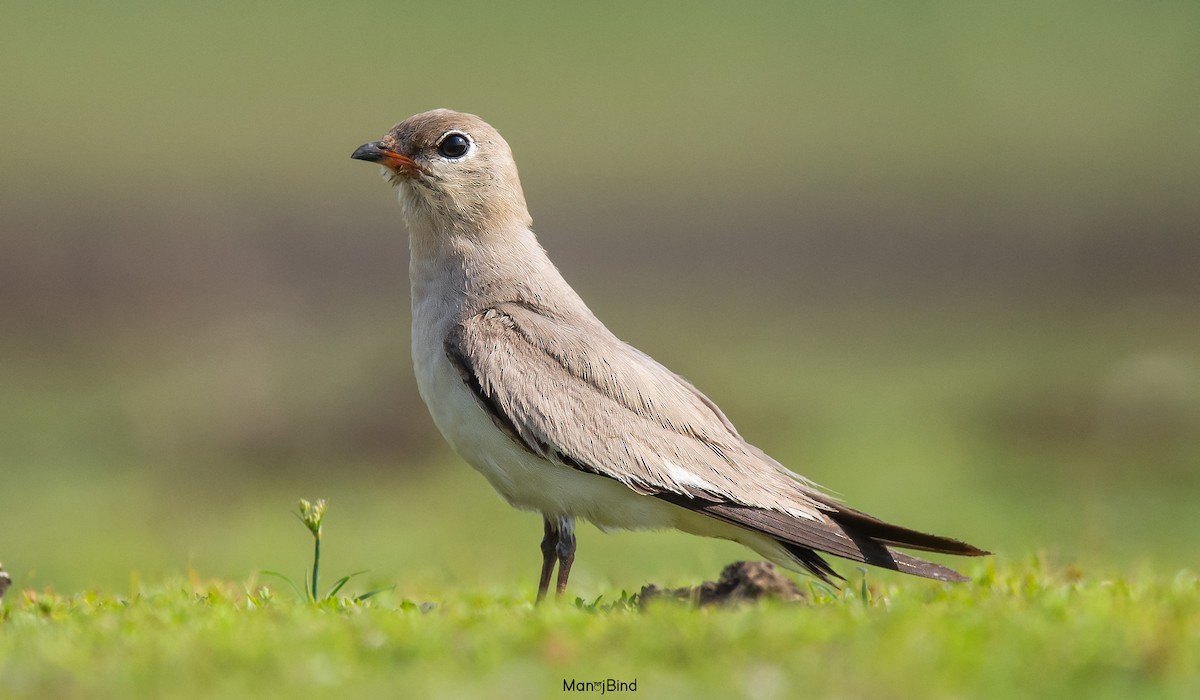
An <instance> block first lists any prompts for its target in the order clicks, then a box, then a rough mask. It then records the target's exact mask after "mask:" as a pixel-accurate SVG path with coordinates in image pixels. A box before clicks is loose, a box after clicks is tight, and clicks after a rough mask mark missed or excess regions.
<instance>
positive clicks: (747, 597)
mask: <svg viewBox="0 0 1200 700" xmlns="http://www.w3.org/2000/svg"><path fill="white" fill-rule="evenodd" d="M763 598H771V599H775V600H787V601H793V600H803V599H804V594H803V593H801V592H800V588H799V587H797V586H796V584H795V583H794V582H793V581H792V580H791V579H789V578H788V577H786V576H784V575H783V574H781V573H779V572H778V571H777V570H776V569H775V565H774V564H771V563H769V562H765V561H738V562H734V563H732V564H730V565H729V566H726V567H725V568H724V569H723V570H722V571H721V577H720V579H718V580H716V581H705V582H704V583H702V584H700V585H699V586H692V587H688V588H660V587H658V586H656V585H654V584H649V585H647V586H643V587H642V590H641V593H639V594H638V605H639V607H645V606H646V604H647V603H649V602H650V601H653V600H662V599H678V600H690V601H694V602H695V603H696V605H697V606H698V607H703V606H706V605H724V604H727V603H737V602H742V601H754V600H761V599H763Z"/></svg>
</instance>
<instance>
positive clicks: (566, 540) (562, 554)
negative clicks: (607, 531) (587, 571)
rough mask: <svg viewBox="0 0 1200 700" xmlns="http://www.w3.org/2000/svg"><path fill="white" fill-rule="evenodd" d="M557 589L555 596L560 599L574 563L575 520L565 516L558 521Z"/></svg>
mask: <svg viewBox="0 0 1200 700" xmlns="http://www.w3.org/2000/svg"><path fill="white" fill-rule="evenodd" d="M558 527H559V534H558V546H557V547H556V548H555V550H556V552H557V554H558V588H557V589H556V591H555V592H556V594H557V595H558V596H559V597H561V596H562V594H563V593H564V592H565V591H566V590H567V577H568V576H570V575H571V564H574V563H575V518H572V517H570V516H566V517H563V518H560V519H559V521H558Z"/></svg>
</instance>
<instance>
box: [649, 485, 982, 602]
mask: <svg viewBox="0 0 1200 700" xmlns="http://www.w3.org/2000/svg"><path fill="white" fill-rule="evenodd" d="M664 496H665V495H664V494H659V496H658V497H659V498H664ZM667 500H671V501H672V502H674V503H676V504H677V505H681V506H683V507H685V508H688V509H690V510H694V511H697V512H700V513H703V514H704V515H708V516H710V517H713V518H716V519H718V520H722V521H725V522H727V523H730V524H732V525H737V526H739V527H743V528H746V529H747V530H752V531H755V532H759V533H761V534H763V535H766V536H768V537H770V538H771V539H773V540H775V541H776V542H778V543H779V545H780V546H781V547H783V549H784V550H785V551H786V552H787V553H788V554H789V555H790V556H791V557H792V558H793V560H794V563H795V564H796V565H797V566H798V567H799V568H801V569H804V570H806V571H808V572H809V573H811V574H813V575H814V576H816V577H817V578H819V579H821V580H822V581H826V582H831V580H832V579H834V578H837V579H840V578H842V577H841V576H840V575H838V573H837V572H836V571H834V570H833V567H831V566H830V565H829V563H828V562H826V561H825V559H824V558H822V557H821V554H820V553H821V552H825V553H828V554H833V555H834V556H838V557H842V558H844V559H849V560H851V561H857V562H862V563H864V564H871V565H872V566H878V567H881V568H884V569H892V570H893V571H899V572H902V573H905V574H911V575H913V576H921V577H924V578H930V579H935V580H938V581H968V580H970V579H969V578H968V577H966V576H963V575H962V574H960V573H958V572H957V571H955V570H954V569H951V568H949V567H946V566H942V565H941V564H935V563H934V562H931V561H926V560H925V559H921V558H919V557H914V556H912V555H909V554H904V553H902V552H898V551H896V548H900V549H916V550H920V551H925V552H935V553H938V554H953V555H957V556H967V557H978V556H984V555H987V554H990V552H987V551H985V550H983V549H980V548H978V547H975V546H973V545H970V544H967V543H966V542H962V541H961V540H956V539H951V538H949V537H942V536H939V535H930V534H928V533H924V532H918V531H917V530H910V529H909V528H906V527H901V526H899V525H893V524H891V523H888V522H884V521H882V520H880V519H878V518H876V517H873V516H870V515H867V514H866V513H863V512H861V511H857V510H854V509H853V508H847V507H846V506H843V505H842V504H840V503H837V502H836V501H833V500H832V499H830V500H829V501H828V502H825V501H824V499H822V502H823V505H825V506H828V508H829V509H828V510H826V511H822V512H821V517H819V518H818V517H807V518H806V517H799V516H796V515H792V514H789V513H784V512H781V511H778V510H771V509H765V508H757V507H754V506H746V505H741V504H737V503H728V502H713V501H701V500H699V499H687V498H686V497H681V498H679V499H673V498H668V499H667ZM781 563H782V562H781Z"/></svg>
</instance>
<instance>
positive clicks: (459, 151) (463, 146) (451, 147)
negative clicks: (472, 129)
mask: <svg viewBox="0 0 1200 700" xmlns="http://www.w3.org/2000/svg"><path fill="white" fill-rule="evenodd" d="M474 150H475V141H473V140H472V139H471V136H470V135H469V134H467V133H465V132H462V131H459V130H457V129H451V130H450V131H447V132H446V133H444V134H442V135H441V137H440V138H439V139H438V140H437V152H438V155H439V156H441V157H443V158H445V159H446V160H462V159H463V158H466V157H467V156H469V155H471V153H472V151H474Z"/></svg>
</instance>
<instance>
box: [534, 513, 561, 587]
mask: <svg viewBox="0 0 1200 700" xmlns="http://www.w3.org/2000/svg"><path fill="white" fill-rule="evenodd" d="M542 520H543V522H544V523H545V529H546V536H545V537H543V538H542V577H541V578H540V579H538V592H537V602H539V603H540V602H542V599H543V598H545V597H546V591H547V590H548V589H549V588H550V575H551V574H553V573H554V560H555V557H556V556H557V552H558V543H559V534H558V518H553V519H552V518H550V516H548V515H543V516H542Z"/></svg>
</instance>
